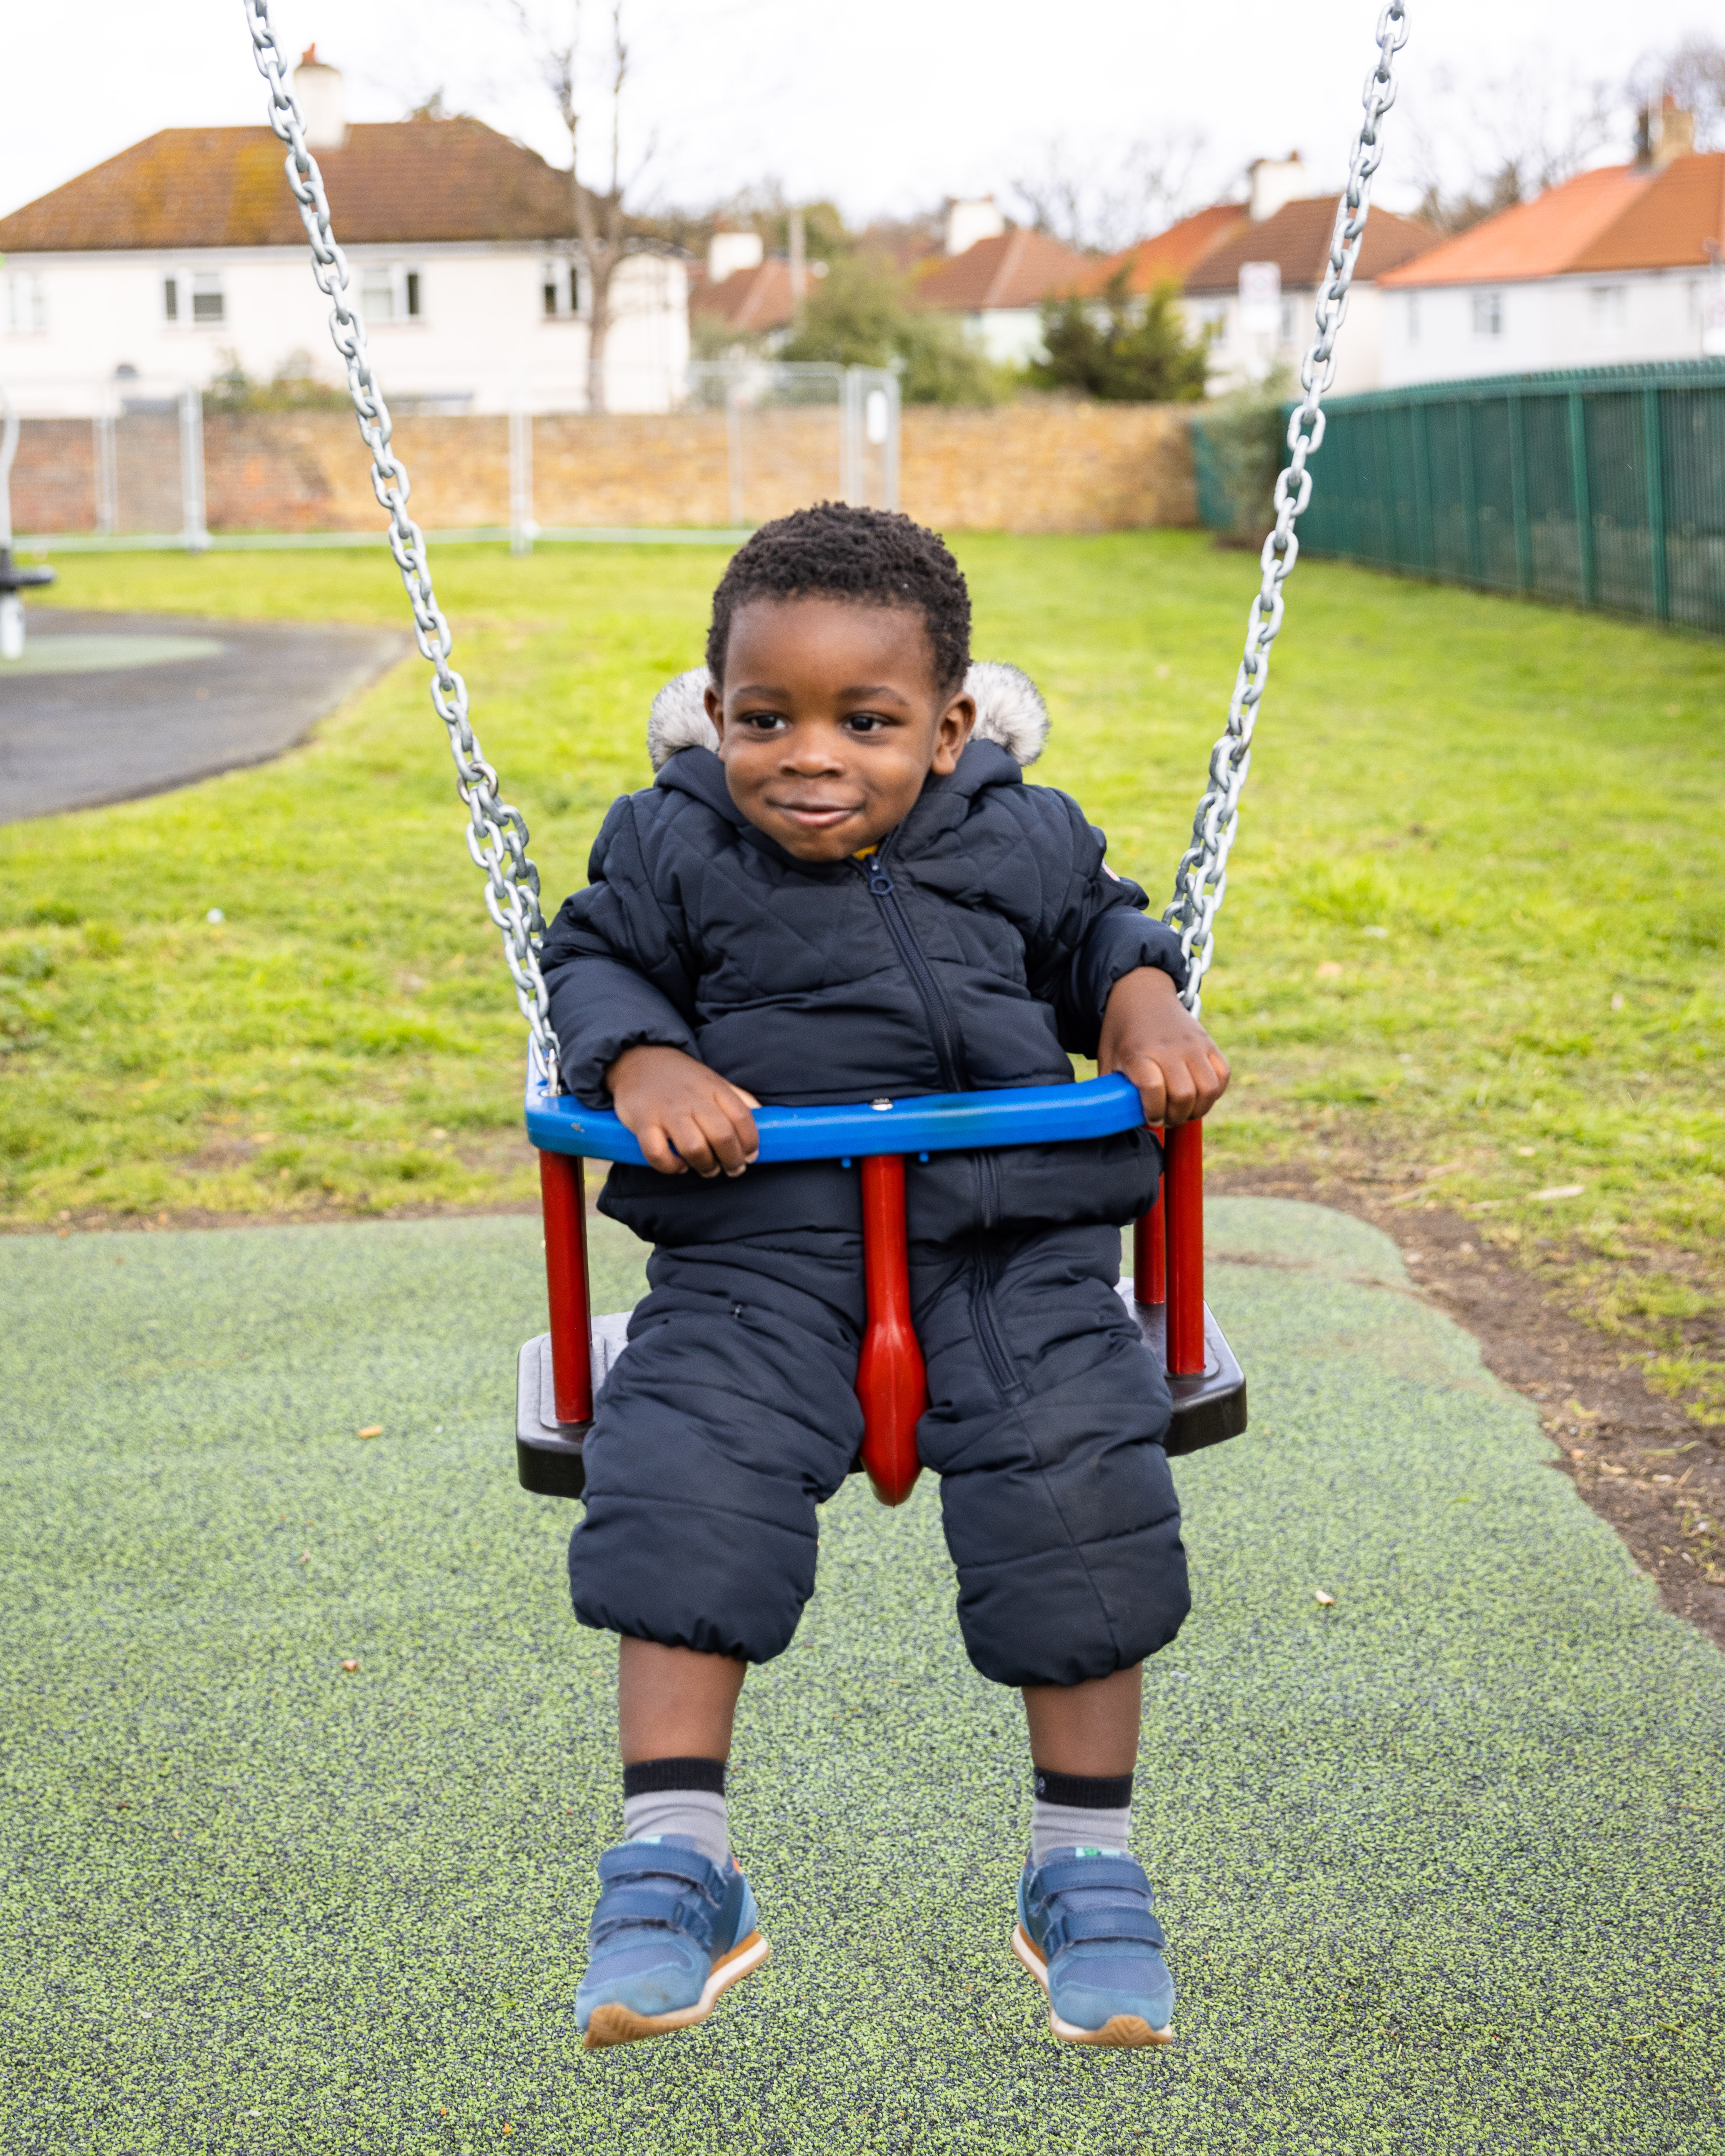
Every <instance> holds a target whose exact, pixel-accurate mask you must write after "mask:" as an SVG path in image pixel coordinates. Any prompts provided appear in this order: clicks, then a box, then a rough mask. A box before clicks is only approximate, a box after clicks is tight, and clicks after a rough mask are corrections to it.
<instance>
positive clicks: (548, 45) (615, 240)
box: [510, 0, 658, 412]
mask: <svg viewBox="0 0 1725 2156" xmlns="http://www.w3.org/2000/svg"><path fill="white" fill-rule="evenodd" d="M510 7H511V13H513V15H514V17H515V19H516V22H517V23H519V25H520V26H521V33H522V35H523V36H524V37H525V38H526V41H527V44H528V47H529V49H530V50H531V53H532V55H533V59H534V63H535V64H536V66H537V68H538V70H539V73H540V74H541V76H542V79H543V80H544V82H545V85H546V88H547V90H550V92H551V94H552V97H553V98H554V99H555V100H556V101H557V114H558V116H559V118H560V119H561V120H562V123H563V126H564V128H565V129H566V130H567V133H568V137H569V192H570V198H571V202H572V208H573V211H574V220H575V230H576V234H577V235H578V240H579V244H580V249H581V254H582V258H583V263H584V265H585V268H586V270H587V290H588V346H587V408H588V411H590V412H603V410H604V408H605V347H606V346H607V344H608V341H609V339H610V334H611V330H612V326H613V325H614V322H615V321H616V316H617V308H616V302H615V300H614V297H613V294H612V289H611V288H612V285H613V282H614V280H615V278H616V275H617V272H618V270H619V269H620V268H621V266H622V264H623V263H624V261H625V260H626V259H627V258H628V257H629V255H631V254H648V253H653V252H656V251H658V243H656V242H655V240H654V239H651V238H650V237H649V236H647V235H644V234H640V233H638V232H636V231H635V230H634V229H633V228H632V221H631V219H630V218H629V213H628V212H627V210H626V209H625V208H624V196H625V194H626V193H628V192H629V182H626V181H625V180H624V172H623V93H624V85H625V84H626V83H627V82H628V80H629V44H628V41H627V39H626V38H624V33H623V7H624V0H610V5H609V8H608V10H607V13H608V17H609V25H610V34H609V38H608V49H607V50H606V52H605V54H604V57H603V62H602V63H601V64H600V72H599V76H598V87H597V90H596V92H595V95H596V99H597V102H598V109H599V115H600V116H599V118H598V121H597V123H596V125H597V126H598V130H599V133H600V141H601V144H602V149H601V153H600V165H601V169H602V170H603V172H604V173H605V176H606V177H605V182H604V184H603V185H602V186H598V187H595V186H593V184H592V183H591V182H588V181H587V180H585V179H583V177H582V158H583V154H584V152H585V151H586V149H587V141H588V111H587V110H585V109H584V108H585V107H586V106H587V104H588V99H587V90H588V71H587V69H586V66H585V64H584V60H583V51H582V38H581V33H582V10H583V0H571V4H570V7H569V13H568V15H567V18H566V19H567V23H568V35H567V38H563V39H561V40H559V39H558V38H556V37H555V36H553V35H549V34H547V33H545V32H544V31H543V30H542V27H541V25H540V24H539V23H538V22H537V20H536V18H535V16H534V14H533V13H532V12H531V9H530V8H529V7H528V5H527V0H510ZM648 154H649V156H650V155H651V152H650V151H649V153H648ZM642 162H643V163H645V162H646V159H645V158H644V159H643V160H642ZM634 177H635V178H639V172H636V174H635V175H634Z"/></svg>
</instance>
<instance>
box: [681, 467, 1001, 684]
mask: <svg viewBox="0 0 1725 2156" xmlns="http://www.w3.org/2000/svg"><path fill="white" fill-rule="evenodd" d="M814 597H821V598H841V599H851V600H854V601H855V603H857V604H858V605H859V606H881V607H893V606H899V607H915V608H916V609H917V610H918V611H919V612H920V613H921V614H922V619H923V623H924V625H925V627H926V628H927V631H928V642H929V648H930V649H931V652H932V655H933V660H934V677H935V680H936V683H937V685H938V686H939V687H940V688H941V689H942V690H948V691H950V690H955V689H957V687H958V686H959V685H960V684H961V683H962V682H963V679H964V675H965V671H966V670H967V669H968V666H969V665H970V592H969V589H968V587H967V585H966V583H965V582H964V575H963V571H962V570H961V569H960V568H959V567H958V564H957V562H955V561H954V560H953V559H952V556H951V554H949V553H948V552H947V549H946V547H944V546H943V545H942V543H941V541H940V539H939V537H938V536H937V534H936V533H934V532H932V531H926V530H925V529H924V528H923V526H922V525H920V524H916V523H913V522H912V521H911V519H910V518H909V517H908V516H901V515H900V514H899V512H898V511H896V510H887V509H854V508H852V507H850V506H849V504H847V503H845V502H842V501H818V502H816V504H815V505H814V507H813V508H812V509H798V510H796V511H793V513H792V514H791V515H790V516H781V517H779V518H778V520H777V521H775V522H773V523H772V524H763V525H762V526H761V528H760V530H759V531H757V532H756V533H755V535H754V536H753V537H752V538H751V539H749V540H747V542H745V543H744V544H743V545H742V547H739V548H738V549H737V552H736V553H735V554H733V555H732V557H731V564H730V567H728V568H727V569H726V572H725V573H724V575H723V576H722V577H721V578H720V579H719V588H718V589H717V590H716V592H715V593H713V620H712V627H711V629H709V630H708V631H707V638H706V663H707V670H708V672H709V673H711V675H712V677H713V680H715V682H722V681H723V680H724V678H725V647H726V644H728V643H729V641H730V638H731V618H732V615H733V614H734V613H736V611H737V608H738V607H740V606H744V605H746V604H747V603H748V601H749V600H751V599H762V598H773V599H790V598H814Z"/></svg>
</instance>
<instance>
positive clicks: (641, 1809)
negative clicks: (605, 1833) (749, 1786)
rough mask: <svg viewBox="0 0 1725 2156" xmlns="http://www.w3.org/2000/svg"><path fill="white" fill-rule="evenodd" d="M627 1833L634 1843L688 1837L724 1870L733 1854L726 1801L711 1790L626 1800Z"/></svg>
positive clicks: (657, 1793) (661, 1793)
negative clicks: (649, 1838)
mask: <svg viewBox="0 0 1725 2156" xmlns="http://www.w3.org/2000/svg"><path fill="white" fill-rule="evenodd" d="M623 1830H624V1833H625V1834H626V1835H628V1836H629V1840H631V1841H641V1840H646V1839H647V1838H648V1837H649V1836H651V1837H653V1838H654V1839H655V1840H657V1839H660V1838H662V1837H663V1836H664V1835H668V1834H684V1835H688V1837H689V1839H690V1840H691V1841H692V1842H693V1843H694V1844H695V1846H696V1848H697V1849H698V1850H699V1851H701V1855H702V1856H704V1857H706V1859H707V1860H708V1861H709V1862H710V1863H712V1864H716V1865H717V1866H719V1867H720V1869H721V1870H722V1869H723V1868H724V1866H725V1865H726V1862H727V1861H728V1860H729V1858H730V1855H731V1836H730V1832H729V1830H728V1826H727V1823H726V1815H725V1799H723V1798H722V1797H719V1796H715V1795H714V1794H712V1792H711V1790H708V1789H655V1790H653V1791H652V1792H651V1793H650V1794H649V1795H646V1796H643V1797H625V1798H624V1800H623Z"/></svg>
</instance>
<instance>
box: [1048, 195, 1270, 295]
mask: <svg viewBox="0 0 1725 2156" xmlns="http://www.w3.org/2000/svg"><path fill="white" fill-rule="evenodd" d="M1244 222H1245V204H1244V203H1211V205H1210V207H1209V208H1208V209H1200V210H1196V211H1194V213H1193V214H1192V215H1191V216H1190V217H1183V218H1181V219H1180V221H1179V223H1178V224H1171V225H1170V226H1169V227H1168V230H1167V231H1166V232H1158V234H1156V235H1155V237H1154V238H1153V239H1141V240H1140V241H1139V242H1138V244H1137V246H1136V247H1128V248H1127V249H1125V250H1124V251H1123V252H1122V253H1121V254H1111V255H1110V256H1109V257H1108V258H1107V259H1106V261H1105V262H1098V263H1096V264H1094V265H1093V266H1092V267H1091V269H1089V270H1087V271H1086V274H1085V276H1084V278H1083V280H1082V281H1081V284H1080V285H1079V290H1081V291H1082V292H1086V293H1095V292H1101V291H1103V290H1106V287H1107V285H1108V284H1109V283H1110V281H1111V280H1112V279H1113V278H1114V277H1115V276H1116V275H1117V274H1118V273H1119V272H1120V271H1121V270H1122V269H1124V270H1125V271H1126V273H1127V280H1126V289H1127V291H1129V292H1153V291H1154V290H1156V288H1157V286H1158V285H1167V284H1175V285H1178V284H1183V282H1184V281H1185V280H1186V278H1187V277H1188V276H1189V275H1190V273H1191V272H1192V271H1193V270H1194V269H1196V268H1197V266H1198V264H1199V263H1200V262H1201V261H1202V260H1203V259H1204V256H1205V255H1206V254H1209V251H1210V249H1212V248H1213V247H1216V246H1219V244H1221V242H1222V241H1223V240H1224V239H1227V238H1228V236H1229V234H1230V233H1232V232H1233V231H1234V229H1235V227H1236V226H1237V225H1240V224H1242V223H1244Z"/></svg>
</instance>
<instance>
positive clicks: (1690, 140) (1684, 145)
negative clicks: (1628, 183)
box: [1653, 90, 1695, 172]
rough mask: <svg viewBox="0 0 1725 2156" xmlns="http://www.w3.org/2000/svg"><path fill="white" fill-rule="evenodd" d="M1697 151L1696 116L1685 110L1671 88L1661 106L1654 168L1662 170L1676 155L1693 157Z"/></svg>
mask: <svg viewBox="0 0 1725 2156" xmlns="http://www.w3.org/2000/svg"><path fill="white" fill-rule="evenodd" d="M1694 151H1695V115H1694V114H1693V113H1692V112H1686V111H1684V110H1683V108H1682V106H1681V105H1679V104H1678V102H1677V100H1676V98H1675V97H1673V96H1672V95H1671V92H1670V91H1669V90H1667V91H1666V94H1665V100H1664V102H1663V103H1662V104H1661V106H1660V108H1659V137H1658V140H1657V141H1656V142H1655V143H1654V145H1653V169H1654V171H1655V172H1663V171H1664V170H1665V168H1666V166H1667V165H1668V164H1670V163H1671V160H1672V159H1673V158H1674V157H1692V155H1693V154H1694Z"/></svg>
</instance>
